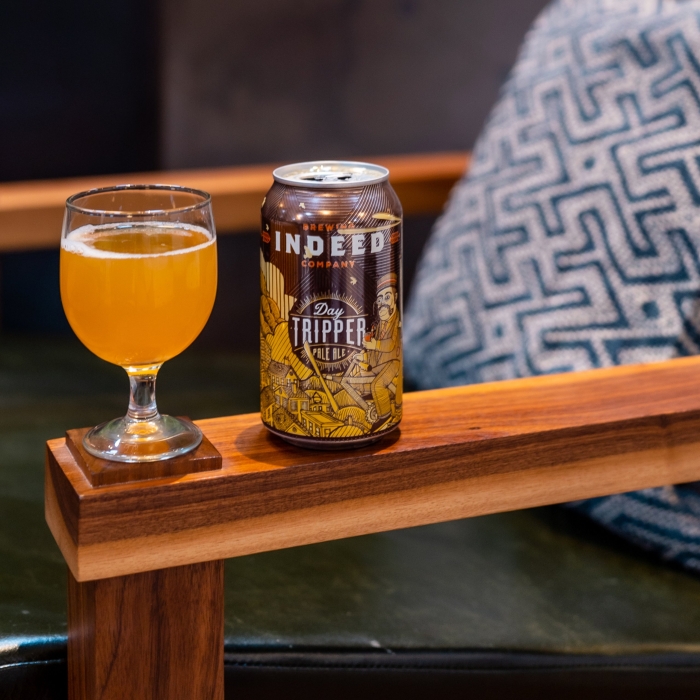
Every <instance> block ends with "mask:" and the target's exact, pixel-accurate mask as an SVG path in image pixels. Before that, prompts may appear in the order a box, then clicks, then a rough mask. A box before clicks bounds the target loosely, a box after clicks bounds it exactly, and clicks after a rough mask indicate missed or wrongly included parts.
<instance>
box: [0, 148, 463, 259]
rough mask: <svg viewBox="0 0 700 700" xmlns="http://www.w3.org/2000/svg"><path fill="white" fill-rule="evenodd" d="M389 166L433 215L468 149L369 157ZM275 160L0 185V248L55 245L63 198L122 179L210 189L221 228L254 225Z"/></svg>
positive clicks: (414, 206) (405, 196) (403, 194)
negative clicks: (226, 165) (450, 151)
mask: <svg viewBox="0 0 700 700" xmlns="http://www.w3.org/2000/svg"><path fill="white" fill-rule="evenodd" d="M362 160H368V161H371V162H376V163H380V164H381V165H384V166H386V167H387V168H389V170H390V171H391V182H392V184H393V186H394V189H395V190H396V192H397V194H398V196H399V198H400V199H401V201H402V203H403V206H404V212H405V214H406V215H409V216H410V215H417V214H437V213H439V212H440V211H441V210H442V207H443V205H444V203H445V200H446V199H447V195H448V194H449V192H450V189H451V188H452V186H453V185H454V183H455V182H456V181H457V180H458V179H459V178H460V177H461V176H462V174H463V173H464V171H465V169H466V167H467V165H468V162H469V154H468V153H467V152H455V153H428V154H419V155H398V156H380V157H370V158H365V159H362ZM275 167H276V165H275V164H270V165H254V166H246V167H237V168H216V169H208V170H173V171H165V172H151V173H135V174H126V175H105V176H99V177H85V178H72V179H63V180H45V181H35V182H17V183H5V184H0V252H1V251H14V250H28V249H31V248H47V247H56V246H58V244H59V241H60V237H61V221H62V220H63V211H64V206H65V202H66V198H67V197H69V196H70V195H71V194H75V193H76V192H81V191H83V190H88V189H91V188H94V187H106V186H108V185H116V184H119V183H125V182H132V183H135V182H138V183H146V184H148V183H159V182H166V183H176V184H182V185H187V186H188V187H195V188H197V189H202V190H205V191H207V192H209V193H211V195H212V198H213V206H214V218H215V220H216V224H217V228H218V230H219V232H220V233H237V232H240V231H251V230H255V229H256V228H257V227H258V226H259V225H260V203H261V201H262V198H263V196H264V195H265V193H266V192H267V190H268V189H269V188H270V185H271V184H272V170H273V169H274V168H275Z"/></svg>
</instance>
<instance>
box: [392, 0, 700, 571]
mask: <svg viewBox="0 0 700 700" xmlns="http://www.w3.org/2000/svg"><path fill="white" fill-rule="evenodd" d="M404 331H405V335H404V340H405V358H406V370H407V373H408V376H409V377H410V378H411V379H412V380H413V381H414V382H415V383H416V384H417V385H418V386H420V387H421V388H429V387H438V386H451V385H458V384H468V383H473V382H484V381H494V380H499V379H507V378H512V377H523V376H530V375H537V374H546V373H552V372H564V371H575V370H583V369H590V368H594V367H607V366H611V365H617V364H625V363H634V362H650V361H655V360H663V359H667V358H672V357H678V356H682V355H690V354H696V353H698V352H700V0H685V1H683V0H558V1H556V2H554V3H552V4H551V5H549V6H548V7H547V8H546V9H545V10H544V12H543V13H542V14H541V15H540V17H539V18H538V19H537V21H536V23H535V24H534V26H533V28H532V29H531V30H530V32H529V34H528V36H527V37H526V39H525V43H524V46H523V48H522V50H521V54H520V56H519V58H518V61H517V63H516V66H515V68H514V69H513V72H512V74H511V76H510V78H509V79H508V82H507V83H506V85H505V86H504V88H503V90H502V93H501V96H500V98H499V100H498V102H497V104H496V106H495V108H494V109H493V112H492V114H491V116H490V118H489V120H488V122H487V124H486V125H485V127H484V130H483V133H482V134H481V136H480V138H479V140H478V142H477V144H476V147H475V150H474V159H473V162H472V165H471V169H470V171H469V173H468V175H467V176H466V177H465V178H464V179H463V180H462V181H461V182H460V183H459V184H458V185H457V186H456V187H455V189H454V191H453V193H452V195H451V198H450V202H449V204H448V206H447V209H446V211H445V213H444V215H443V216H442V217H441V219H440V220H439V222H438V223H437V225H436V227H435V230H434V232H433V235H432V237H431V239H430V241H429V243H428V245H427V248H426V250H425V253H424V256H423V259H422V261H421V264H420V266H419V269H418V273H417V277H416V281H415V284H414V288H413V293H412V295H411V298H410V300H409V303H408V305H407V309H406V321H405V329H404ZM579 507H580V508H582V509H584V510H585V511H586V512H588V513H589V514H590V515H591V516H592V517H594V518H596V519H597V520H599V521H600V522H602V523H603V524H605V525H606V526H608V527H609V528H610V529H612V530H615V531H617V532H619V533H620V534H622V535H623V536H625V537H627V538H628V539H632V540H634V541H636V542H639V543H640V544H642V545H644V546H646V547H648V548H651V549H655V550H657V551H659V552H661V553H662V554H663V555H664V556H666V557H668V558H672V559H676V560H679V561H682V562H683V563H684V564H686V565H687V566H688V567H691V568H694V569H697V570H699V571H700V496H699V495H698V493H697V492H696V491H694V490H692V489H689V488H685V487H666V488H664V489H648V490H646V491H642V492H637V493H634V494H625V495H621V496H611V497H607V498H599V499H594V500H592V501H586V502H584V503H582V504H579Z"/></svg>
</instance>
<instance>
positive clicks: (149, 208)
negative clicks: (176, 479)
mask: <svg viewBox="0 0 700 700" xmlns="http://www.w3.org/2000/svg"><path fill="white" fill-rule="evenodd" d="M216 275H217V266H216V231H215V228H214V219H213V216H212V211H211V197H210V196H209V195H208V194H207V193H206V192H200V191H198V190H193V189H188V188H185V187H176V186H172V185H120V186H117V187H106V188H102V189H96V190H90V191H88V192H81V193H79V194H75V195H73V196H72V197H70V198H69V199H68V200H67V201H66V211H65V217H64V223H63V234H62V238H61V300H62V302H63V308H64V310H65V312H66V316H67V317H68V321H69V323H70V325H71V327H72V328H73V330H74V331H75V333H76V335H77V336H78V338H80V340H81V341H82V342H83V343H84V344H85V345H86V346H87V347H88V349H90V350H91V351H92V352H93V353H95V354H96V355H97V356H98V357H101V358H102V359H103V360H107V362H112V363H113V364H116V365H119V366H120V367H123V368H124V369H125V370H126V372H127V374H128V375H129V382H130V386H131V395H130V398H129V408H128V411H127V413H126V416H124V417H123V418H116V419H114V420H111V421H109V422H107V423H103V424H102V425H98V426H97V427H95V428H92V430H90V431H89V432H88V433H87V434H86V436H85V438H84V441H83V444H84V446H85V449H86V450H87V451H88V452H89V453H90V454H92V455H94V456H95V457H101V458H103V459H109V460H115V461H118V462H150V461H156V460H161V459H169V458H171V457H176V456H178V455H182V454H185V453H187V452H189V451H190V450H193V449H195V448H196V447H197V446H198V445H199V443H200V442H201V440H202V433H201V431H200V430H199V428H197V426H196V425H194V424H193V423H191V422H190V421H188V420H185V419H182V418H174V417H173V416H166V415H161V414H160V413H159V412H158V408H157V406H156V396H155V385H156V375H157V374H158V370H159V369H160V367H161V365H162V364H163V362H165V361H166V360H168V359H170V358H171V357H174V356H175V355H177V354H179V353H180V352H182V351H183V350H184V349H185V348H186V347H187V346H188V345H190V343H192V341H193V340H194V339H195V338H196V337H197V336H198V335H199V333H200V331H201V330H202V328H203V327H204V324H205V323H206V321H207V319H208V318H209V314H210V313H211V309H212V306H213V304H214V297H215V295H216Z"/></svg>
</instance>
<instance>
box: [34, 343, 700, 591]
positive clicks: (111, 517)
mask: <svg viewBox="0 0 700 700" xmlns="http://www.w3.org/2000/svg"><path fill="white" fill-rule="evenodd" d="M404 408H405V419H404V421H403V423H402V425H401V433H400V436H398V437H394V438H392V437H388V438H387V439H386V441H385V442H382V443H379V444H378V445H377V446H374V447H371V448H365V449H360V450H356V451H345V452H315V451H309V450H301V449H297V448H294V447H291V446H289V445H287V444H286V443H283V442H281V441H279V440H277V439H276V438H274V437H272V436H271V435H270V434H269V433H268V432H267V431H266V430H265V429H264V428H263V427H262V425H261V423H260V417H259V415H258V414H257V413H256V414H250V415H241V416H232V417H228V418H217V419H211V420H203V421H200V422H199V425H200V426H201V428H202V430H203V431H204V432H205V434H206V435H207V437H208V438H209V440H211V442H212V443H213V444H214V445H215V446H216V447H217V449H218V450H219V451H220V452H221V453H222V455H223V469H221V470H220V471H211V472H200V473H197V474H189V475H187V476H183V477H178V478H168V479H164V478H162V479H153V480H150V481H145V482H134V483H128V484H119V485H111V486H101V487H99V488H93V487H91V486H90V484H89V483H88V481H87V480H86V478H85V476H84V475H83V473H82V471H81V470H80V468H79V467H78V465H77V463H76V462H75V460H74V459H73V457H72V456H71V453H70V452H69V451H68V449H67V447H66V445H65V441H64V440H63V439H61V440H52V441H51V442H49V443H48V462H47V488H46V511H47V519H48V523H49V526H50V528H51V531H52V532H53V534H54V537H55V538H56V540H57V542H58V544H59V546H60V548H61V551H62V552H63V554H64V556H65V558H66V560H67V561H68V564H69V566H70V568H71V571H72V572H73V575H74V576H75V578H76V579H77V580H78V581H86V580H92V579H101V578H106V577H111V576H123V575H126V574H133V573H137V572H144V571H149V570H152V569H156V568H158V569H159V568H165V567H171V566H179V565H185V564H193V563H196V562H204V561H209V560H214V559H221V558H225V557H234V556H239V555H243V554H250V553H253V552H261V551H265V550H272V549H281V548H284V547H293V546H296V545H301V544H309V543H313V542H321V541H324V540H331V539H336V538H341V537H350V536H353V535H361V534H365V533H371V532H378V531H383V530H391V529H396V528H404V527H410V526H414V525H423V524H426V523H434V522H439V521H444V520H451V519H455V518H463V517H467V516H475V515H482V514H485V513H493V512H496V511H504V510H513V509H518V508H528V507H531V506H539V505H544V504H550V503H558V502H562V501H567V500H573V499H580V498H589V497H593V496H601V495H604V494H610V493H616V492H622V491H628V490H633V489H640V488H646V487H652V486H660V485H663V484H668V483H676V482H684V481H691V480H694V479H700V357H693V358H684V359H678V360H673V361H670V362H665V363H659V364H651V365H638V366H627V367H616V368H612V369H603V370H594V371H590V372H581V373H576V374H562V375H550V376H543V377H537V378H531V379H521V380H514V381H506V382H499V383H493V384H484V385H475V386H468V387H459V388H450V389H441V390H436V391H425V392H417V393H412V394H408V395H406V396H405V404H404Z"/></svg>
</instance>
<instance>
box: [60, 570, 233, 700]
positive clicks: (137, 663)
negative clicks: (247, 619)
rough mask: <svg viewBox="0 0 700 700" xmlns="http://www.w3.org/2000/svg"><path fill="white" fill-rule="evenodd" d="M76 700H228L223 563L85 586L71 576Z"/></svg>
mask: <svg viewBox="0 0 700 700" xmlns="http://www.w3.org/2000/svg"><path fill="white" fill-rule="evenodd" d="M68 689H69V690H68V697H69V699H70V700H181V699H182V700H223V697H224V562H223V560H218V561H211V562H206V563H204V564H192V565H189V566H177V567H173V568H169V569H160V570H158V571H150V572H147V573H143V574H134V575H131V576H119V577H116V578H108V579H103V580H100V581H87V582H85V583H79V582H77V581H76V580H75V578H74V577H73V575H72V574H71V573H70V572H69V574H68Z"/></svg>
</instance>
